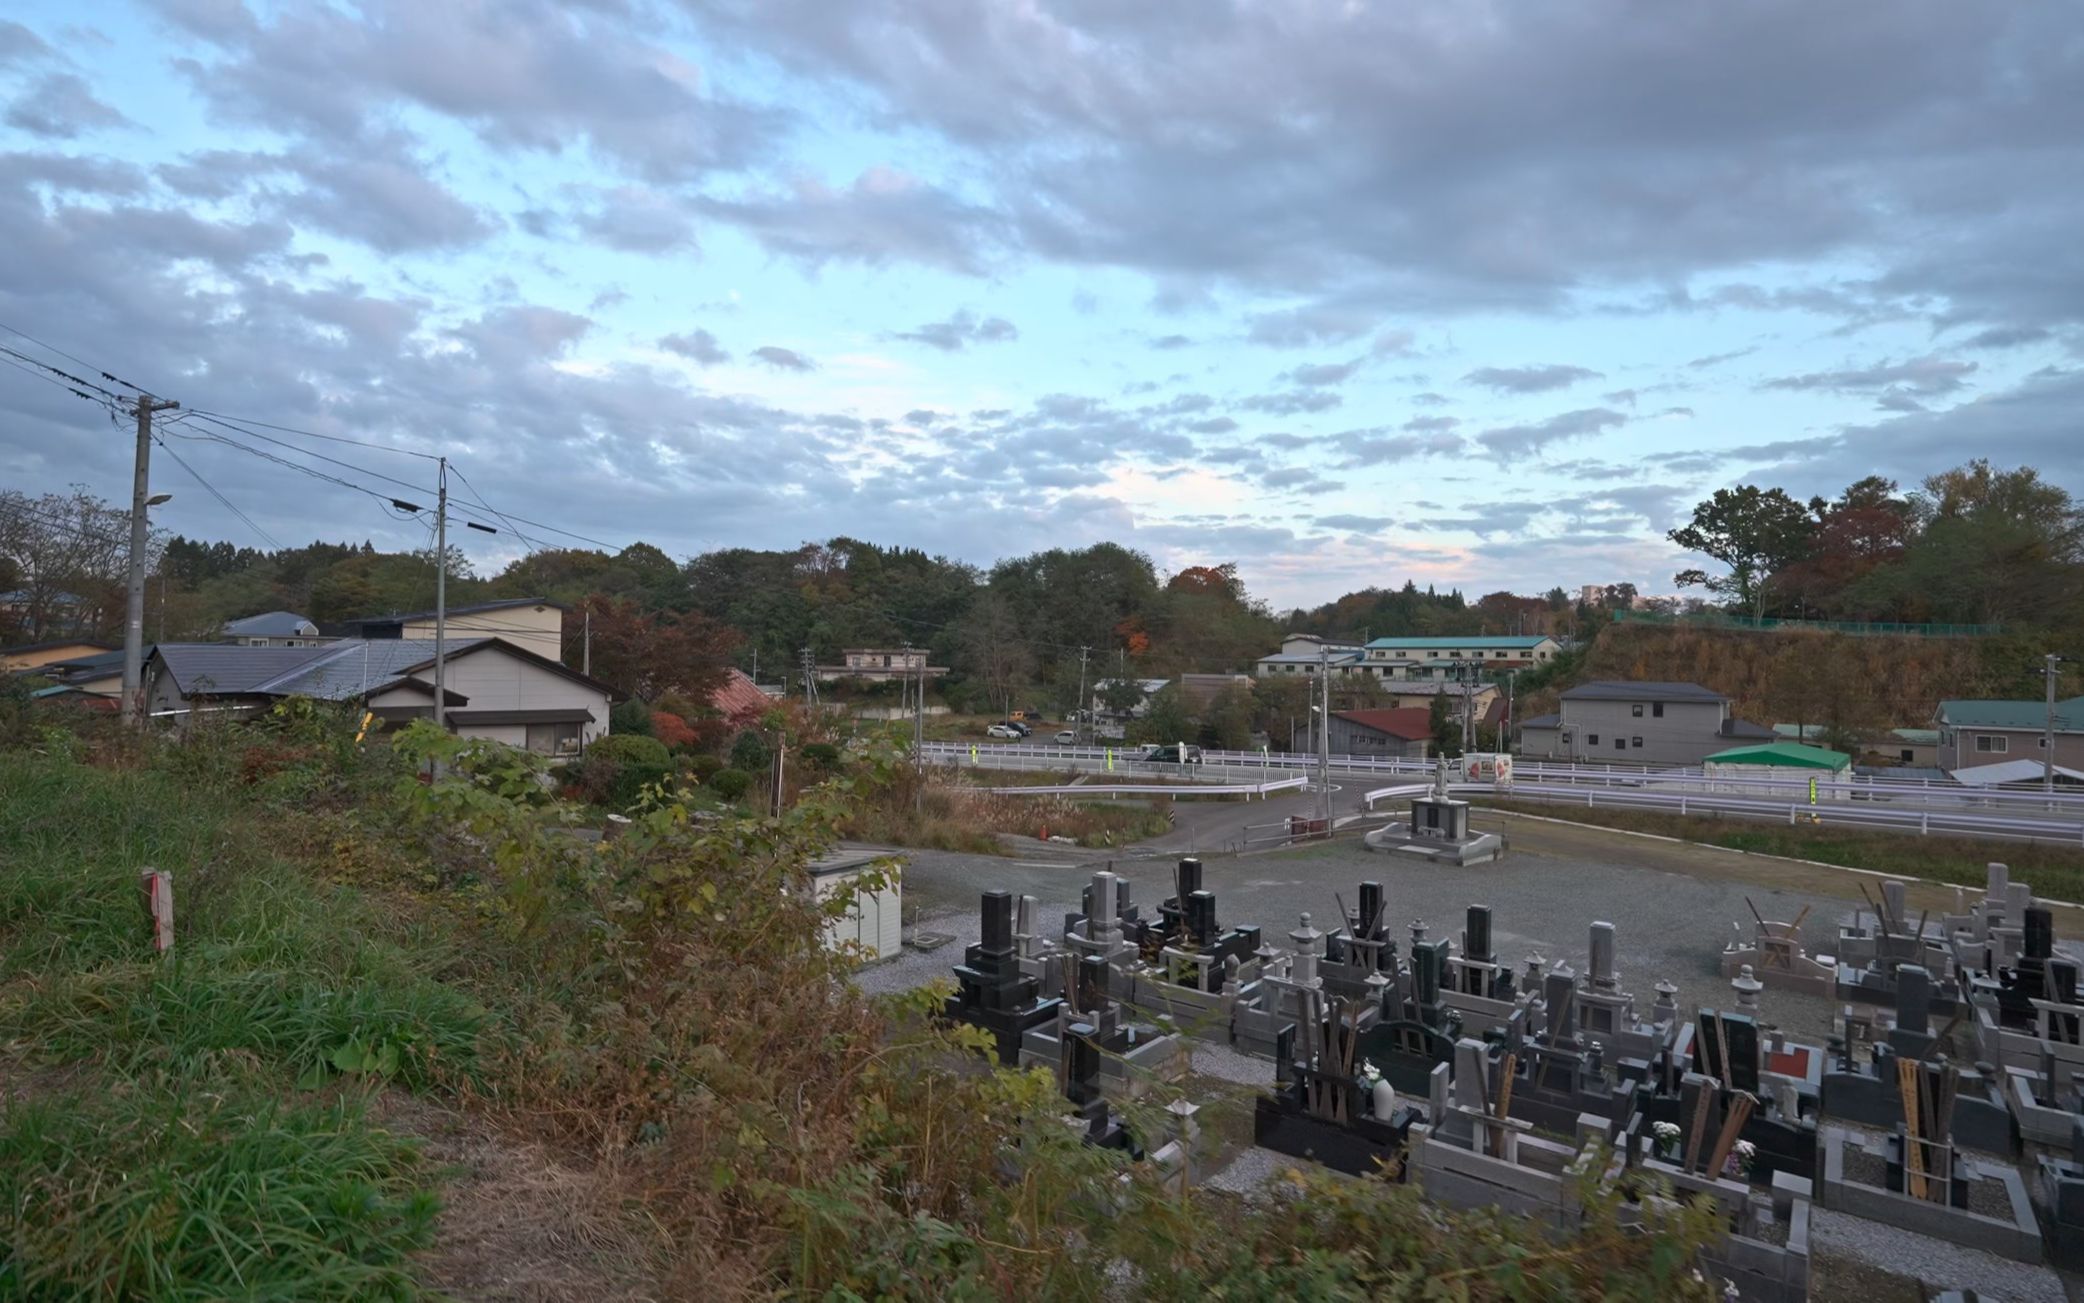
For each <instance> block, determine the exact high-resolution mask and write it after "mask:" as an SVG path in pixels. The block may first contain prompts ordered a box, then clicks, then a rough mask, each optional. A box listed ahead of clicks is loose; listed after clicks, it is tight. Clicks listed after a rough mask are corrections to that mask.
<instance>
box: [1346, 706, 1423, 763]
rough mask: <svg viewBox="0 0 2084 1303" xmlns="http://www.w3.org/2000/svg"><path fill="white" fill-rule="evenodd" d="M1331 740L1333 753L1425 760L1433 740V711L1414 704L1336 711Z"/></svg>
mask: <svg viewBox="0 0 2084 1303" xmlns="http://www.w3.org/2000/svg"><path fill="white" fill-rule="evenodd" d="M1329 741H1330V743H1331V752H1332V754H1333V755H1341V756H1371V757H1372V756H1381V757H1384V758H1387V759H1395V760H1423V759H1425V758H1426V756H1427V754H1428V753H1429V750H1430V747H1431V744H1432V741H1433V725H1432V720H1431V713H1430V712H1429V711H1426V710H1422V709H1418V708H1414V707H1406V708H1403V709H1391V710H1335V711H1333V712H1332V716H1331V736H1330V738H1329Z"/></svg>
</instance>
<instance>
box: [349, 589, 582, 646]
mask: <svg viewBox="0 0 2084 1303" xmlns="http://www.w3.org/2000/svg"><path fill="white" fill-rule="evenodd" d="M567 609H568V608H567V607H565V605H564V604H563V603H561V602H553V601H551V600H550V599H549V598H547V597H517V598H514V599H512V600H510V601H503V602H472V603H470V604H468V605H465V606H451V607H450V608H448V611H447V613H446V616H445V618H446V620H447V623H448V630H447V636H448V637H449V638H451V639H454V638H498V639H500V640H502V641H504V642H507V643H511V644H512V645H514V646H516V647H525V648H527V649H528V650H529V651H532V652H534V653H535V654H536V655H538V656H542V657H545V658H547V659H549V660H553V661H562V660H563V659H564V613H565V611H566V610H567ZM434 623H435V613H434V612H433V611H412V612H408V613H406V614H403V615H370V616H364V617H362V618H360V619H355V620H341V621H338V622H336V623H331V624H326V625H323V626H321V627H320V631H321V632H322V633H324V634H325V635H326V636H328V637H338V638H366V639H369V640H372V641H381V640H387V639H408V640H411V639H418V640H422V641H431V640H432V639H433V637H434Z"/></svg>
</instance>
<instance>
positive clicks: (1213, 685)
mask: <svg viewBox="0 0 2084 1303" xmlns="http://www.w3.org/2000/svg"><path fill="white" fill-rule="evenodd" d="M1231 688H1237V689H1240V690H1242V691H1244V692H1250V691H1251V690H1252V676H1251V675H1249V674H1182V675H1180V676H1179V695H1180V700H1181V702H1182V703H1184V704H1185V705H1186V708H1187V713H1188V714H1190V715H1198V714H1200V713H1201V712H1202V711H1204V710H1207V709H1208V708H1209V704H1210V703H1211V702H1213V701H1214V700H1215V699H1216V698H1217V697H1219V696H1221V695H1222V694H1223V693H1224V692H1225V691H1227V690H1229V689H1231Z"/></svg>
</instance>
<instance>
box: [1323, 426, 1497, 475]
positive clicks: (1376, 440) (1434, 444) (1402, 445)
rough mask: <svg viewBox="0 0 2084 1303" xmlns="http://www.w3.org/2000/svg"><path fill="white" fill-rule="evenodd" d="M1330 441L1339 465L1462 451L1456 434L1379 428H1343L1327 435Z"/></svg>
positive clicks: (1383, 463)
mask: <svg viewBox="0 0 2084 1303" xmlns="http://www.w3.org/2000/svg"><path fill="white" fill-rule="evenodd" d="M1331 444H1332V446H1333V447H1335V448H1337V449H1338V450H1339V451H1340V453H1342V454H1343V460H1342V461H1341V462H1340V464H1341V465H1343V466H1348V467H1355V466H1387V465H1393V464H1395V463H1397V462H1403V461H1409V460H1411V459H1412V458H1414V457H1436V456H1447V455H1449V454H1452V453H1458V452H1460V451H1462V448H1463V446H1464V445H1463V443H1462V440H1461V438H1460V436H1458V435H1452V434H1444V433H1432V434H1388V433H1385V432H1384V431H1382V430H1379V429H1371V430H1345V431H1341V432H1340V433H1338V434H1335V435H1333V436H1332V437H1331Z"/></svg>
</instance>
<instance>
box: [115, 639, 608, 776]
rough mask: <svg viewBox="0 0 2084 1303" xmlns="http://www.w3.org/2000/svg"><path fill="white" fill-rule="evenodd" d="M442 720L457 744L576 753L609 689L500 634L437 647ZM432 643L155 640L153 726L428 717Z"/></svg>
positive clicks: (602, 717)
mask: <svg viewBox="0 0 2084 1303" xmlns="http://www.w3.org/2000/svg"><path fill="white" fill-rule="evenodd" d="M443 653H444V654H443V671H442V690H443V700H444V703H445V706H444V711H443V715H444V721H445V722H446V724H447V725H448V727H449V729H450V730H451V731H453V732H455V733H458V734H461V735H462V736H464V737H478V738H486V739H488V740H491V741H496V742H504V743H506V744H508V745H509V746H513V747H517V748H520V749H523V750H527V751H534V752H536V753H538V754H540V755H547V756H557V757H569V756H575V755H578V754H579V753H580V752H581V751H582V750H584V749H585V748H586V746H587V745H588V744H589V743H591V742H592V741H593V740H594V739H596V738H599V737H603V736H606V734H607V732H608V711H609V709H610V707H612V706H613V705H614V703H615V702H616V701H617V700H619V699H620V694H618V693H617V692H616V691H615V690H614V689H613V688H611V687H609V686H608V685H607V684H605V683H601V682H599V681H598V680H596V679H590V678H588V677H587V676H585V675H583V674H581V673H579V672H578V671H577V670H573V669H568V668H567V667H566V666H564V665H563V664H562V663H561V662H558V661H554V660H551V659H550V658H548V657H546V656H539V655H537V654H536V653H535V652H533V651H530V650H529V649H528V648H526V647H523V646H520V645H518V644H515V643H510V642H507V641H506V640H505V639H502V638H482V637H481V638H465V639H460V640H450V641H449V642H448V644H447V645H446V646H445V647H444V649H443ZM433 672H434V644H433V643H432V642H425V641H421V640H419V639H402V638H366V639H342V640H339V641H334V642H328V643H324V644H321V645H318V646H312V647H243V646H240V645H238V644H236V643H213V642H204V643H161V644H160V645H159V646H157V647H155V648H153V649H152V654H151V658H150V659H149V660H148V661H147V662H146V666H145V700H146V703H147V709H148V710H149V711H150V712H151V714H152V716H153V717H154V718H156V719H162V720H167V721H170V722H172V723H175V724H181V723H184V722H186V721H188V720H190V719H192V718H193V717H194V716H196V715H198V714H226V715H231V716H233V717H239V716H245V715H253V714H258V713H260V712H261V711H264V710H267V709H268V708H269V707H271V706H273V705H274V704H275V703H276V702H278V701H283V700H286V699H288V698H291V697H309V698H312V699H314V700H319V701H353V702H359V703H361V704H362V705H364V706H365V707H366V708H367V709H368V710H369V711H370V713H372V714H374V715H375V716H376V717H377V719H379V720H381V721H382V722H383V723H384V724H386V725H393V726H395V725H398V724H403V723H405V722H407V721H410V720H413V719H425V718H430V717H431V716H432V715H433V713H434V673H433Z"/></svg>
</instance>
